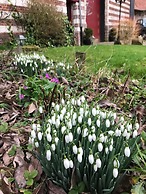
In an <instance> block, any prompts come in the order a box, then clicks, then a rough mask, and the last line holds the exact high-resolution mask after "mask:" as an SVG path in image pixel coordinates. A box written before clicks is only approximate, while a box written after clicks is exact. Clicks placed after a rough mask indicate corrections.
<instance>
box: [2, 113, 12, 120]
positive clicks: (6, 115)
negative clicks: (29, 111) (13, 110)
mask: <svg viewBox="0 0 146 194" xmlns="http://www.w3.org/2000/svg"><path fill="white" fill-rule="evenodd" d="M9 119H10V117H9V114H4V115H3V116H2V120H3V121H4V122H7V121H8V120H9Z"/></svg>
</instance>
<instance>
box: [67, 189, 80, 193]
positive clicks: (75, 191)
mask: <svg viewBox="0 0 146 194" xmlns="http://www.w3.org/2000/svg"><path fill="white" fill-rule="evenodd" d="M68 194H78V191H77V190H74V189H72V190H71V191H70V192H69V193H68Z"/></svg>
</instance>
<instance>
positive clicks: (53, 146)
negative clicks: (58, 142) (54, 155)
mask: <svg viewBox="0 0 146 194" xmlns="http://www.w3.org/2000/svg"><path fill="white" fill-rule="evenodd" d="M51 148H52V150H53V151H55V149H56V146H55V144H54V143H53V144H52V145H51Z"/></svg>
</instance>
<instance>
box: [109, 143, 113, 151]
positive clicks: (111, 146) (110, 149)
mask: <svg viewBox="0 0 146 194" xmlns="http://www.w3.org/2000/svg"><path fill="white" fill-rule="evenodd" d="M112 150H113V145H112V144H111V145H110V146H109V151H111V152H112Z"/></svg>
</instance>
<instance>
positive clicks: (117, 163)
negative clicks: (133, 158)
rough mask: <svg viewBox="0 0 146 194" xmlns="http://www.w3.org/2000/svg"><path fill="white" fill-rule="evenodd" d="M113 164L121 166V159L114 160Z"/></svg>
mask: <svg viewBox="0 0 146 194" xmlns="http://www.w3.org/2000/svg"><path fill="white" fill-rule="evenodd" d="M113 165H114V167H115V168H119V167H120V162H119V160H117V159H116V160H114V162H113Z"/></svg>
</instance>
